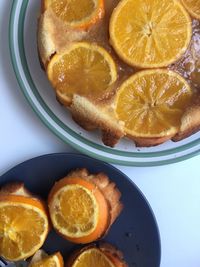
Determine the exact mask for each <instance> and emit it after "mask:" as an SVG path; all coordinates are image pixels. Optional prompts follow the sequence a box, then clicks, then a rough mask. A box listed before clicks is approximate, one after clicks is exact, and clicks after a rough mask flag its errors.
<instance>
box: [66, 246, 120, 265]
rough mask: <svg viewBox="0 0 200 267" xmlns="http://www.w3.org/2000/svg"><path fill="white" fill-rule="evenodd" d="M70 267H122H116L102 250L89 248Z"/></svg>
mask: <svg viewBox="0 0 200 267" xmlns="http://www.w3.org/2000/svg"><path fill="white" fill-rule="evenodd" d="M70 267H121V266H117V265H116V266H115V265H114V263H113V262H112V261H111V259H110V258H109V257H108V256H107V255H106V254H105V253H104V252H103V251H101V250H100V249H97V248H89V249H87V250H85V251H83V252H82V253H80V254H79V255H78V256H77V257H76V259H75V260H74V262H73V263H72V264H71V266H70Z"/></svg>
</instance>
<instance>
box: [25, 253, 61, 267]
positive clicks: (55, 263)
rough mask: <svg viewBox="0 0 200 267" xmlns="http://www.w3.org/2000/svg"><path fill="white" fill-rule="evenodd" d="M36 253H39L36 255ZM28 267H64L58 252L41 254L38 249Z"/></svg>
mask: <svg viewBox="0 0 200 267" xmlns="http://www.w3.org/2000/svg"><path fill="white" fill-rule="evenodd" d="M37 254H39V255H38V257H37ZM28 267H64V261H63V257H62V255H61V254H60V252H57V253H55V254H53V255H47V254H46V253H44V254H42V253H40V251H38V252H37V253H36V254H35V255H34V257H33V259H32V260H31V263H30V264H29V265H28Z"/></svg>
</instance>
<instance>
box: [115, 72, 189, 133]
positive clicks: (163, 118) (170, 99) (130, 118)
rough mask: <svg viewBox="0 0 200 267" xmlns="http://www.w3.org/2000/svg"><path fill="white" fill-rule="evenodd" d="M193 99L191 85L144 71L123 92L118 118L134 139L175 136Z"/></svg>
mask: <svg viewBox="0 0 200 267" xmlns="http://www.w3.org/2000/svg"><path fill="white" fill-rule="evenodd" d="M191 98H192V90H191V88H190V86H189V85H188V83H187V82H186V81H185V80H184V79H183V78H182V77H181V76H180V75H178V74H177V73H175V72H172V71H168V70H161V69H157V70H146V71H141V72H138V73H136V74H134V75H133V76H131V77H130V78H129V79H128V80H126V81H125V82H124V83H123V84H122V85H121V86H120V88H119V91H118V93H117V98H116V114H117V116H118V118H119V119H120V120H121V121H123V122H124V123H125V131H126V133H127V134H128V135H129V136H132V137H143V138H155V137H165V136H171V135H175V134H176V133H177V132H178V130H179V127H180V122H181V117H182V115H183V113H184V112H185V110H186V108H187V107H188V105H189V103H190V101H191Z"/></svg>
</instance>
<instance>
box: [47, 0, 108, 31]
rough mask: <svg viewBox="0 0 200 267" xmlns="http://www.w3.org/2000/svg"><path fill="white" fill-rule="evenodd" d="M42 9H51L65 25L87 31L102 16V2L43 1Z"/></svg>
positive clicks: (100, 0)
mask: <svg viewBox="0 0 200 267" xmlns="http://www.w3.org/2000/svg"><path fill="white" fill-rule="evenodd" d="M43 8H44V9H45V10H46V9H48V8H51V9H52V10H53V12H54V13H55V15H56V16H57V17H58V18H60V19H61V20H62V21H63V22H65V23H66V25H68V26H71V27H75V28H81V29H87V28H89V27H90V26H92V25H94V24H95V23H97V22H98V21H99V20H100V19H101V18H102V17H103V16H104V0H84V1H79V0H73V1H72V0H63V1H60V0H43Z"/></svg>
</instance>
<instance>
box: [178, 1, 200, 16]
mask: <svg viewBox="0 0 200 267" xmlns="http://www.w3.org/2000/svg"><path fill="white" fill-rule="evenodd" d="M182 3H183V5H184V6H185V8H186V9H187V10H188V12H189V13H190V14H191V16H192V17H194V18H196V19H200V0H182Z"/></svg>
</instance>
